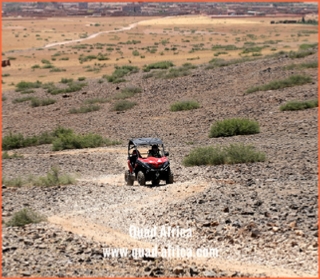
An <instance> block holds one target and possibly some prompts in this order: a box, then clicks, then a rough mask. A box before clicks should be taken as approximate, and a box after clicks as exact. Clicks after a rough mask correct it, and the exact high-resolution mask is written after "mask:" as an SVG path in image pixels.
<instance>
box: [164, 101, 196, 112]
mask: <svg viewBox="0 0 320 279" xmlns="http://www.w3.org/2000/svg"><path fill="white" fill-rule="evenodd" d="M199 107H200V105H199V103H198V102H197V101H193V100H186V101H180V102H176V103H174V104H172V105H171V106H170V110H171V111H181V110H192V109H197V108H199Z"/></svg>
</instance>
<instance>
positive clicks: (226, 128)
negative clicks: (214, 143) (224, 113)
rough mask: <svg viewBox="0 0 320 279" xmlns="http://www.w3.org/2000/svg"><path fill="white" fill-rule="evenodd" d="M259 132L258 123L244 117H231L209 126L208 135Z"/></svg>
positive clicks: (222, 135) (219, 135)
mask: <svg viewBox="0 0 320 279" xmlns="http://www.w3.org/2000/svg"><path fill="white" fill-rule="evenodd" d="M257 133H259V123H258V122H257V121H254V120H250V119H245V118H231V119H225V120H222V121H217V122H216V123H215V124H214V125H212V126H211V128H210V133H209V137H210V138H217V137H231V136H236V135H251V134H257Z"/></svg>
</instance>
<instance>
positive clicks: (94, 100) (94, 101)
mask: <svg viewBox="0 0 320 279" xmlns="http://www.w3.org/2000/svg"><path fill="white" fill-rule="evenodd" d="M107 102H110V100H109V99H106V98H93V99H87V100H85V101H84V103H85V104H89V105H93V104H97V103H107Z"/></svg>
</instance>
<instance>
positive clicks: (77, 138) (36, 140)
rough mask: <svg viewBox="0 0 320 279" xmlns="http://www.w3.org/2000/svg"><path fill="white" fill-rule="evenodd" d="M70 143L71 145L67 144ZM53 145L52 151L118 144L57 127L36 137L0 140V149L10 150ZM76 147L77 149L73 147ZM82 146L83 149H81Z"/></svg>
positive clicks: (4, 138)
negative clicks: (0, 147) (0, 145)
mask: <svg viewBox="0 0 320 279" xmlns="http://www.w3.org/2000/svg"><path fill="white" fill-rule="evenodd" d="M70 142H71V144H69V143H70ZM79 142H80V144H79ZM49 143H52V144H53V150H54V151H55V150H63V149H67V146H69V147H68V148H69V149H70V148H86V147H98V146H101V145H100V144H102V143H103V145H114V144H118V142H117V141H111V140H109V139H103V141H102V140H101V136H99V135H95V134H88V135H77V134H75V133H74V132H73V131H72V129H67V128H64V127H61V126H58V127H57V128H56V129H55V130H54V131H52V132H50V133H49V132H44V133H42V134H40V135H37V136H31V137H24V136H23V135H22V134H12V133H10V134H9V135H7V136H4V137H3V138H2V149H3V150H11V149H16V148H22V147H27V146H36V145H41V144H49ZM74 146H77V147H74ZM81 146H83V147H81Z"/></svg>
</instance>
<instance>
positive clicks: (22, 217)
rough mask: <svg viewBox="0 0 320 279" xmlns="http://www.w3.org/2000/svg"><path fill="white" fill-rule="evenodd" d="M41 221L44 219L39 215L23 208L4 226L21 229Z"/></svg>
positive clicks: (44, 218)
mask: <svg viewBox="0 0 320 279" xmlns="http://www.w3.org/2000/svg"><path fill="white" fill-rule="evenodd" d="M42 221H46V217H44V216H42V215H40V214H39V213H37V212H35V211H34V210H32V209H31V208H23V209H21V210H19V211H17V212H15V213H14V214H13V216H12V217H11V219H10V220H9V221H8V222H7V223H6V225H7V226H9V227H22V226H25V225H27V224H31V223H40V222H42Z"/></svg>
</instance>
